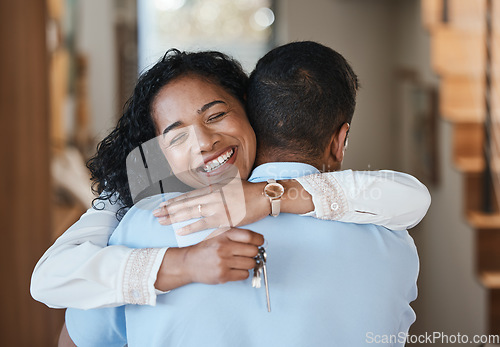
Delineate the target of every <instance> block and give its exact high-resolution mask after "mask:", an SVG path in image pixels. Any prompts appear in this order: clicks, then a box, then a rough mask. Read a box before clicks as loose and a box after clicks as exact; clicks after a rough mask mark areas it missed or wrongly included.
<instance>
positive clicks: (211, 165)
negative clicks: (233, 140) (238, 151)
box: [203, 148, 234, 172]
mask: <svg viewBox="0 0 500 347" xmlns="http://www.w3.org/2000/svg"><path fill="white" fill-rule="evenodd" d="M233 153H234V149H232V148H231V149H230V150H229V151H227V152H226V153H224V154H221V155H219V156H218V157H217V158H215V159H214V160H211V161H209V162H208V163H206V164H205V166H204V167H203V171H205V172H211V171H214V170H216V169H218V168H219V167H220V166H222V165H224V164H225V163H226V162H227V161H228V160H229V158H231V157H232V156H233Z"/></svg>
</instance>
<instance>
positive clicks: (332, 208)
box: [296, 174, 349, 220]
mask: <svg viewBox="0 0 500 347" xmlns="http://www.w3.org/2000/svg"><path fill="white" fill-rule="evenodd" d="M296 180H297V181H298V182H299V183H300V184H301V185H302V187H304V189H305V190H306V191H307V192H308V193H309V194H311V196H312V200H313V204H314V213H315V214H316V218H319V219H327V220H339V219H340V218H342V217H343V216H344V215H345V214H346V212H347V211H348V209H349V204H348V202H347V198H346V196H345V193H344V190H343V189H342V186H341V185H340V184H339V182H338V181H337V180H336V179H335V178H334V177H333V176H332V175H328V174H314V175H308V176H303V177H298V178H296Z"/></svg>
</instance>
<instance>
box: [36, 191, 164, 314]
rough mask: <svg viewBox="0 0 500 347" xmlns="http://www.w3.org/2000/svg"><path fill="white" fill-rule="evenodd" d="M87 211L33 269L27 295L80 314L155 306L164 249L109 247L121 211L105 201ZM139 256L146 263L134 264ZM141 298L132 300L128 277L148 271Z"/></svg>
mask: <svg viewBox="0 0 500 347" xmlns="http://www.w3.org/2000/svg"><path fill="white" fill-rule="evenodd" d="M98 204H99V205H98V207H99V208H103V209H99V210H96V209H94V208H90V209H89V210H88V211H87V212H86V213H85V214H84V215H83V216H82V217H81V218H80V220H78V221H77V222H76V223H75V224H74V225H73V226H71V228H69V229H68V230H67V231H66V232H65V233H64V234H63V235H61V236H60V237H59V238H58V239H57V240H56V242H55V243H54V244H53V245H52V246H51V247H50V248H49V249H48V250H47V251H46V252H45V254H44V255H43V256H42V258H41V259H40V260H39V261H38V263H37V264H36V267H35V269H34V271H33V275H32V278H31V295H32V296H33V298H34V299H35V300H38V301H40V302H43V303H44V304H46V305H47V306H49V307H53V308H64V307H74V308H80V309H88V308H97V307H106V306H119V305H123V304H127V303H131V302H137V301H139V302H141V303H143V304H149V305H154V304H155V302H156V295H155V289H154V282H155V281H156V275H157V273H158V270H159V268H160V266H161V263H162V260H163V256H164V253H165V251H166V248H163V249H156V250H155V252H150V250H148V249H145V250H141V249H137V250H135V249H131V248H127V247H123V246H109V247H107V244H108V240H109V236H110V235H111V233H112V232H113V230H114V229H115V228H116V227H117V225H118V220H117V218H116V212H117V210H118V209H119V208H120V207H121V205H119V204H113V203H111V202H110V201H109V200H107V201H102V202H99V203H98ZM138 255H141V256H142V258H143V259H144V257H145V258H146V261H144V262H142V261H138V259H139V258H140V257H138ZM149 264H151V271H150V273H148V274H146V275H145V276H143V279H142V281H143V283H142V284H141V286H142V287H143V288H146V291H145V292H144V293H143V292H141V295H140V297H135V298H133V297H130V295H128V291H127V290H125V288H128V279H129V276H127V274H129V273H130V271H131V270H132V269H133V268H136V267H137V266H139V267H140V266H142V267H144V268H147V267H148V266H149Z"/></svg>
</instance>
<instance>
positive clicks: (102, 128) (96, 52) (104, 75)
mask: <svg viewBox="0 0 500 347" xmlns="http://www.w3.org/2000/svg"><path fill="white" fill-rule="evenodd" d="M114 19H115V11H114V2H113V1H101V0H84V1H79V9H78V19H77V20H78V23H77V25H78V37H77V48H78V50H79V51H81V52H83V53H85V54H86V55H87V56H88V58H89V66H88V73H89V76H88V78H89V94H88V97H89V102H90V113H91V118H92V129H91V131H92V134H93V135H94V136H95V137H96V139H97V140H98V141H100V140H101V139H102V138H103V137H104V136H105V135H107V133H109V130H110V129H111V128H112V127H114V126H115V125H116V120H117V118H116V117H117V111H118V110H117V86H116V84H117V75H116V73H117V67H116V54H115V51H116V44H115V33H114Z"/></svg>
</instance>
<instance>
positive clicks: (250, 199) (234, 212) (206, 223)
mask: <svg viewBox="0 0 500 347" xmlns="http://www.w3.org/2000/svg"><path fill="white" fill-rule="evenodd" d="M265 185H266V182H261V183H250V182H247V181H245V180H240V179H239V178H235V179H233V180H232V181H231V182H230V183H229V184H225V185H224V184H216V185H211V186H209V187H206V188H201V189H197V190H194V191H192V192H189V193H186V194H183V195H180V196H178V197H176V198H173V199H170V200H168V201H165V202H163V203H162V204H160V206H159V208H158V209H156V210H155V211H154V212H153V214H154V215H155V216H156V217H157V218H158V222H159V223H160V224H163V225H168V224H172V223H179V222H184V221H187V220H190V219H194V218H200V219H199V220H198V221H196V222H193V223H192V224H189V225H187V226H184V227H182V228H180V229H178V230H176V232H177V234H178V235H187V234H191V233H194V232H197V231H201V230H206V229H211V228H217V229H222V230H224V228H226V229H227V228H231V227H235V226H241V225H247V224H250V223H253V222H256V221H258V220H261V219H262V218H264V217H265V216H267V215H269V213H270V210H271V205H270V203H269V199H268V198H266V197H265V196H264V195H263V191H264V186H265ZM211 236H212V235H211Z"/></svg>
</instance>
